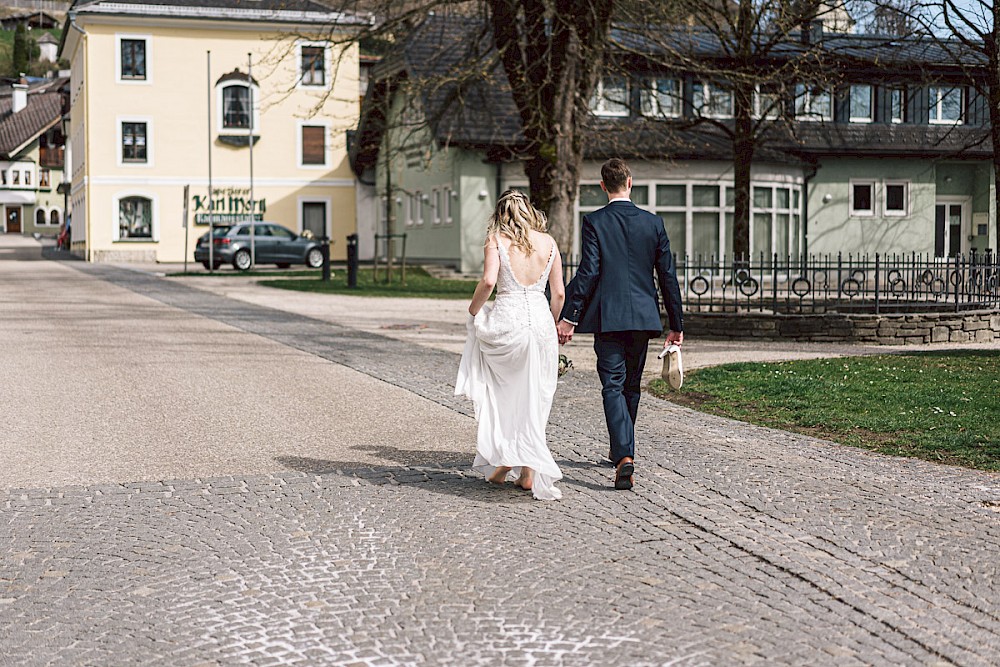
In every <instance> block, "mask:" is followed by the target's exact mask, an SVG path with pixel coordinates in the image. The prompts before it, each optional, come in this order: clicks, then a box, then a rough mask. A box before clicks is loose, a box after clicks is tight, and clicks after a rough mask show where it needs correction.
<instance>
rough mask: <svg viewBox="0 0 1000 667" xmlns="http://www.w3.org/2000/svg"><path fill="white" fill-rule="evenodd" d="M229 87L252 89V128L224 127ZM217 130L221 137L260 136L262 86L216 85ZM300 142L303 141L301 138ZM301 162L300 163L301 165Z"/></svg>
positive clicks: (231, 82) (241, 84) (254, 84)
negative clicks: (226, 92) (225, 99)
mask: <svg viewBox="0 0 1000 667" xmlns="http://www.w3.org/2000/svg"><path fill="white" fill-rule="evenodd" d="M229 86H243V87H245V88H249V89H250V102H251V106H252V107H253V109H252V112H253V115H252V116H251V118H250V127H249V128H246V127H224V126H223V125H224V122H225V118H224V117H225V114H226V110H225V107H224V106H223V103H222V99H223V98H222V90H223V89H224V88H228V87H229ZM215 130H216V132H218V133H219V134H221V135H225V136H227V137H229V136H241V135H242V136H246V135H248V134H253V135H255V136H256V135H259V134H260V86H259V85H257V84H256V83H250V82H248V81H238V80H236V79H232V80H230V81H223V82H222V83H217V84H216V85H215ZM299 141H300V142H301V141H302V138H301V136H300V137H299ZM301 162H302V161H301V160H299V163H300V164H301Z"/></svg>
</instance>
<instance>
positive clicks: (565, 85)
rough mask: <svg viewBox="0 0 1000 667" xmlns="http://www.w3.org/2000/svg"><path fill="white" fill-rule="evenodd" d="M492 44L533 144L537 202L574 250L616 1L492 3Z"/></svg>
mask: <svg viewBox="0 0 1000 667" xmlns="http://www.w3.org/2000/svg"><path fill="white" fill-rule="evenodd" d="M489 4H490V8H491V11H492V14H493V17H492V23H493V38H494V42H495V44H496V47H497V51H498V52H499V53H500V59H501V62H502V63H503V67H504V72H505V73H506V74H507V80H508V81H509V82H510V87H511V92H512V93H513V97H514V102H515V104H516V105H517V108H518V111H519V112H520V115H521V128H522V132H523V133H524V137H525V140H526V147H525V149H524V155H525V157H526V158H527V165H526V167H525V172H526V173H527V176H528V183H529V186H530V190H531V199H532V202H533V203H534V204H535V205H536V206H537V207H538V208H540V209H541V210H542V211H544V212H545V214H546V215H547V216H548V222H549V232H550V233H551V234H552V236H553V238H554V239H555V240H556V243H557V244H558V245H559V249H560V250H561V251H562V252H563V253H568V252H569V251H570V250H571V249H572V246H573V232H574V228H575V225H574V220H573V208H574V204H575V202H576V197H577V189H578V187H579V183H580V167H581V165H582V163H583V142H582V140H581V138H580V134H579V133H580V131H581V128H582V126H583V125H584V122H585V119H586V117H587V115H588V114H589V109H588V102H589V100H590V94H591V92H592V91H593V89H594V86H595V85H596V82H597V77H598V75H599V73H600V71H601V68H602V66H603V63H604V51H605V49H606V48H607V43H608V36H609V34H610V32H611V7H612V4H613V3H612V1H611V0H555V1H553V0H490V2H489Z"/></svg>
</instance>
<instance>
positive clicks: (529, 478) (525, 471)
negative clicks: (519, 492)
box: [517, 468, 535, 491]
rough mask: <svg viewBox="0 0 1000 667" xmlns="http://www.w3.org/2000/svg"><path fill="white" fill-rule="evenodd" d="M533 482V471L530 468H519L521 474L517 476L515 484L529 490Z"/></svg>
mask: <svg viewBox="0 0 1000 667" xmlns="http://www.w3.org/2000/svg"><path fill="white" fill-rule="evenodd" d="M534 482H535V471H534V470H532V469H531V468H521V476H520V477H518V478H517V485H518V486H519V487H521V488H522V489H524V490H525V491H531V485H532V484H534Z"/></svg>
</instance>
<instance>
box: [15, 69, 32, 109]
mask: <svg viewBox="0 0 1000 667" xmlns="http://www.w3.org/2000/svg"><path fill="white" fill-rule="evenodd" d="M11 88H13V89H14V96H13V100H12V106H11V110H12V111H13V112H14V113H17V112H18V111H21V110H23V109H24V107H26V106H28V80H27V79H25V78H24V74H22V75H21V78H20V79H18V81H17V83H15V84H14V85H13V86H11Z"/></svg>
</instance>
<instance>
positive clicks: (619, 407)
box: [594, 331, 651, 464]
mask: <svg viewBox="0 0 1000 667" xmlns="http://www.w3.org/2000/svg"><path fill="white" fill-rule="evenodd" d="M650 338H651V334H650V332H648V331H612V332H607V333H596V334H594V351H595V352H596V353H597V374H598V375H599V376H600V378H601V386H602V387H603V389H602V391H601V395H602V396H603V397H604V419H605V421H607V424H608V435H609V436H610V438H611V460H612V461H613V462H614V463H616V464H617V463H618V462H619V461H621V460H622V458H624V457H626V456H628V457H632V458H634V457H635V418H636V414H637V413H638V411H639V395H640V393H641V392H642V369H643V368H644V367H645V366H646V350H647V349H648V347H649V339H650Z"/></svg>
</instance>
